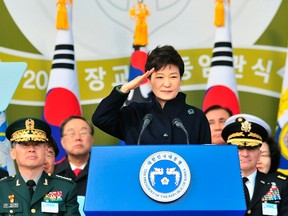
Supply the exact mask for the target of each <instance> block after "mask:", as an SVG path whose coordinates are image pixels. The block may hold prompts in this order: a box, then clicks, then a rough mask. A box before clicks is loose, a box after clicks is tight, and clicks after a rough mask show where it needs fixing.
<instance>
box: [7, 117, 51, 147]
mask: <svg viewBox="0 0 288 216" xmlns="http://www.w3.org/2000/svg"><path fill="white" fill-rule="evenodd" d="M50 134H51V129H50V126H49V125H48V124H47V123H46V122H43V121H42V120H40V119H35V118H24V119H19V120H17V121H15V122H13V123H12V124H11V125H9V126H8V127H7V130H6V137H7V139H9V140H10V141H11V142H27V141H36V142H47V141H48V140H49V139H48V137H49V136H50Z"/></svg>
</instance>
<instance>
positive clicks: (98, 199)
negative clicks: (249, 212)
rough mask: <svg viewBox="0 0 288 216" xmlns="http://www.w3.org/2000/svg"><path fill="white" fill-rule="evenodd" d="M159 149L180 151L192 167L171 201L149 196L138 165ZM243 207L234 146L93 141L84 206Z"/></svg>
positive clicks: (108, 209) (111, 209)
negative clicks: (103, 143) (100, 143)
mask: <svg viewBox="0 0 288 216" xmlns="http://www.w3.org/2000/svg"><path fill="white" fill-rule="evenodd" d="M161 152H172V153H173V154H174V153H175V154H176V155H179V156H180V157H182V158H183V159H184V160H185V162H186V163H187V165H188V167H189V170H190V176H191V178H190V184H189V186H188V188H187V190H186V192H185V193H184V194H183V195H182V196H181V197H179V198H178V199H176V200H174V201H171V202H161V201H156V200H154V199H152V198H150V197H149V196H148V195H147V194H146V193H145V192H144V190H143V189H142V187H141V183H140V180H139V179H140V178H139V176H140V177H141V175H139V174H140V170H141V167H142V165H143V163H144V162H145V161H147V158H149V157H151V155H153V154H155V153H156V155H157V154H161ZM245 210H246V206H245V200H244V192H243V185H242V179H241V173H240V163H239V159H238V152H237V147H236V146H230V145H229V146H228V145H221V146H220V145H145V146H141V145H140V146H97V147H92V152H91V159H90V166H89V176H88V183H87V192H86V199H85V205H84V212H85V214H86V215H87V216H90V215H97V216H108V215H128V216H132V215H137V216H142V215H143V216H144V215H160V216H161V215H163V216H164V215H165V216H167V215H168V216H170V215H177V216H182V215H183V216H184V215H195V216H196V215H197V216H202V215H203V216H204V215H213V216H214V215H219V216H220V215H221V216H226V215H227V216H228V215H229V216H230V215H231V216H232V215H233V216H238V215H239V216H240V215H244V213H245Z"/></svg>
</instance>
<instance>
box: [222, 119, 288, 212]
mask: <svg viewBox="0 0 288 216" xmlns="http://www.w3.org/2000/svg"><path fill="white" fill-rule="evenodd" d="M270 133H271V129H270V127H269V125H268V124H267V123H266V122H265V121H264V120H262V119H260V118H258V117H256V116H253V115H249V114H238V115H234V116H231V117H230V118H228V119H227V120H226V122H225V126H224V129H223V130H222V137H223V139H224V140H225V141H226V142H227V143H228V144H231V145H236V146H238V155H239V160H240V168H241V174H242V178H243V188H244V192H245V199H246V206H247V211H246V213H245V215H246V216H248V215H253V216H261V215H278V216H287V215H288V182H287V178H286V176H284V175H282V174H279V173H272V174H264V173H262V172H260V171H258V170H257V168H256V166H257V161H258V159H259V157H260V147H261V145H262V143H263V142H265V140H266V139H267V137H268V135H270Z"/></svg>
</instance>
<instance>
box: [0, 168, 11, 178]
mask: <svg viewBox="0 0 288 216" xmlns="http://www.w3.org/2000/svg"><path fill="white" fill-rule="evenodd" d="M8 175H9V174H8V172H7V171H6V170H3V169H0V179H1V178H3V177H5V176H8Z"/></svg>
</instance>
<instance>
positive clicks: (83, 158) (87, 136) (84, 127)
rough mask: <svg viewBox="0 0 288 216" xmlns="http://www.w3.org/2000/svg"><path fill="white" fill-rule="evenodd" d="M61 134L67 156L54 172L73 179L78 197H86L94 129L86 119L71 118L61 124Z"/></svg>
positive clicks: (80, 117)
mask: <svg viewBox="0 0 288 216" xmlns="http://www.w3.org/2000/svg"><path fill="white" fill-rule="evenodd" d="M60 134H61V144H62V146H63V148H64V149H65V151H66V154H67V156H66V158H65V159H64V160H63V161H62V162H61V163H59V164H56V165H55V171H54V172H55V173H56V174H59V175H61V176H65V177H69V178H71V179H73V180H74V181H75V182H76V184H77V188H78V196H79V195H80V196H85V194H86V186H87V179H88V169H89V160H90V151H91V147H92V145H93V142H94V138H93V134H94V128H93V126H92V125H91V124H90V123H89V122H88V121H87V120H86V119H85V118H84V117H82V116H70V117H68V118H67V119H66V120H64V122H63V123H62V124H61V126H60Z"/></svg>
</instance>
